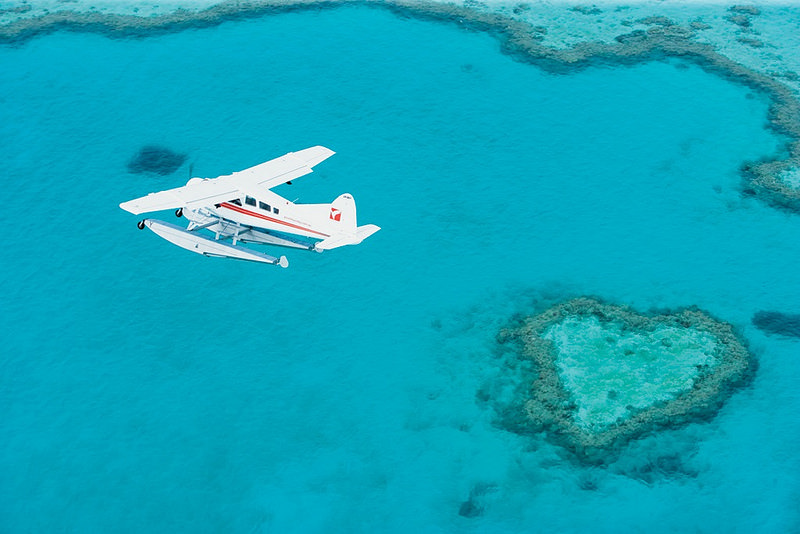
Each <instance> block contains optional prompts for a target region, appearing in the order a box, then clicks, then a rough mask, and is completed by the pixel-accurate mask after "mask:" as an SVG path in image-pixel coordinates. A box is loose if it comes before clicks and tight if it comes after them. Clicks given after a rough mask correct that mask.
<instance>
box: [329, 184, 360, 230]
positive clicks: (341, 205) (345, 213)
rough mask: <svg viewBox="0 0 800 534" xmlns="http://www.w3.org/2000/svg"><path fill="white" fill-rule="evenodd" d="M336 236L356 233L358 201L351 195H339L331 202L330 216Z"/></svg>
mask: <svg viewBox="0 0 800 534" xmlns="http://www.w3.org/2000/svg"><path fill="white" fill-rule="evenodd" d="M328 218H329V219H330V221H329V223H330V226H331V229H332V230H333V232H334V234H354V233H355V232H356V226H358V224H357V222H356V201H355V200H353V196H352V195H350V194H349V193H345V194H343V195H339V196H338V197H337V198H336V200H334V201H333V202H331V211H330V214H329V215H328Z"/></svg>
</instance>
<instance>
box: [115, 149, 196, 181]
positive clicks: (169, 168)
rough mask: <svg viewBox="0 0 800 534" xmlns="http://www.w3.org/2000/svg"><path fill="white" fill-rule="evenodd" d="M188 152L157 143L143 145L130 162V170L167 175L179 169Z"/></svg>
mask: <svg viewBox="0 0 800 534" xmlns="http://www.w3.org/2000/svg"><path fill="white" fill-rule="evenodd" d="M184 161H186V154H178V153H176V152H173V151H171V150H170V149H168V148H164V147H162V146H156V145H147V146H143V147H142V148H141V150H139V152H138V153H137V154H136V155H135V156H134V157H133V158H131V160H130V161H129V162H128V170H129V171H130V172H132V173H137V174H139V173H145V172H150V173H154V174H160V175H162V176H166V175H168V174H172V173H173V172H175V171H177V170H178V168H180V166H181V165H183V162H184Z"/></svg>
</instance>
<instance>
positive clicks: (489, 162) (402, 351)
mask: <svg viewBox="0 0 800 534" xmlns="http://www.w3.org/2000/svg"><path fill="white" fill-rule="evenodd" d="M0 66H2V68H1V69H0V72H2V73H3V74H2V75H1V76H0V140H2V142H0V159H1V160H2V161H3V175H4V180H5V183H6V194H7V202H6V205H5V207H4V209H3V210H2V212H1V214H0V222H2V223H3V225H4V227H5V228H6V235H5V243H4V247H3V251H2V252H1V253H0V265H2V269H0V280H2V287H3V288H4V289H5V299H4V302H3V305H2V307H0V320H2V323H3V325H4V328H3V329H2V330H0V342H1V343H2V346H3V347H5V350H4V355H3V356H2V360H0V361H2V365H1V366H0V370H1V371H0V392H1V393H0V403H2V404H0V406H1V407H2V408H1V409H2V413H3V418H2V422H1V423H0V443H2V445H0V467H1V468H2V472H3V476H2V478H0V530H3V531H8V532H26V531H81V532H83V531H87V532H91V531H95V532H96V531H105V532H141V531H151V532H155V531H170V532H174V531H176V530H180V531H201V532H202V531H208V532H219V531H233V532H353V531H402V532H406V531H409V530H413V529H418V530H421V531H425V532H446V531H454V530H460V529H469V530H475V531H481V532H484V531H504V532H505V531H509V530H513V531H523V530H524V531H538V530H542V531H554V530H555V531H581V530H584V531H585V530H586V529H589V528H591V529H593V530H595V531H607V532H614V531H619V530H620V529H623V530H628V531H635V530H637V529H638V530H647V531H666V532H669V531H686V530H700V531H710V530H715V531H716V530H721V531H737V530H740V531H753V530H762V531H774V530H784V531H785V530H791V529H793V528H797V527H798V516H797V512H796V510H795V508H796V506H795V505H796V501H797V495H798V491H799V490H800V488H799V487H798V483H797V481H796V477H795V476H794V474H795V473H797V470H798V467H800V465H798V460H797V456H796V454H795V445H794V443H795V442H796V439H797V438H798V437H799V436H800V425H799V424H798V422H797V418H796V413H797V410H798V407H800V396H798V393H797V389H796V382H797V377H798V375H800V364H798V359H797V357H796V356H797V349H798V345H797V341H796V340H792V339H786V338H782V337H768V336H765V335H764V334H763V333H761V332H760V331H758V330H757V329H756V328H754V327H753V326H752V325H751V324H750V318H751V317H752V316H753V314H754V313H755V312H756V311H758V310H762V309H769V310H780V311H785V312H792V311H795V312H796V311H797V308H796V306H797V302H798V299H799V298H800V286H798V284H796V283H795V280H794V276H795V270H796V269H794V266H795V265H796V264H797V261H798V260H800V239H798V237H799V235H800V219H798V218H797V217H796V216H791V215H787V214H785V213H783V212H780V211H777V210H774V209H772V208H769V207H766V206H764V205H762V204H760V203H759V202H757V201H754V200H752V199H743V198H742V197H741V195H740V191H739V185H740V184H739V181H740V177H739V174H738V169H739V167H740V165H741V164H742V163H743V162H744V161H748V160H754V159H757V158H759V157H761V156H768V155H771V154H774V153H775V152H776V151H778V150H780V148H781V145H782V140H781V139H778V138H776V136H775V135H774V134H772V133H771V132H770V131H768V130H766V129H765V128H764V125H765V121H766V110H767V105H768V102H767V101H766V99H765V98H764V97H762V96H761V95H757V94H752V92H751V91H750V90H748V89H747V88H744V87H741V86H737V85H734V84H732V83H730V82H729V81H726V80H724V79H721V78H719V77H716V76H713V75H710V74H707V73H705V72H703V71H702V70H701V69H699V68H697V67H695V66H692V65H686V64H683V63H680V62H676V61H668V62H654V63H648V64H645V65H640V66H636V67H619V68H594V69H588V70H585V71H582V72H578V73H574V74H571V75H566V76H554V75H548V74H545V73H543V72H541V71H539V70H537V69H536V68H534V67H531V66H528V65H523V64H519V63H515V62H514V61H512V60H511V59H509V58H508V57H506V56H503V55H502V54H500V53H499V52H498V45H497V43H496V41H494V40H493V39H492V38H490V37H488V36H486V35H483V34H476V33H468V32H463V31H460V30H458V29H457V28H455V27H450V26H446V25H436V24H432V23H424V22H418V21H411V20H400V19H397V18H395V17H393V16H392V15H390V14H388V13H385V12H382V11H378V10H371V9H365V8H347V9H340V10H335V11H326V12H317V13H313V12H309V13H293V14H285V15H280V16H277V17H273V18H264V19H262V20H255V21H245V22H236V23H226V24H223V25H221V26H219V27H217V28H213V29H204V30H196V31H186V32H183V33H180V34H176V35H169V36H160V37H153V38H149V39H144V40H130V41H126V40H108V39H106V38H104V37H102V36H97V35H83V34H74V33H58V34H54V35H51V36H46V37H43V38H39V39H35V40H32V41H30V42H28V43H27V44H25V45H24V46H20V47H16V48H4V49H0ZM315 144H323V145H325V146H329V147H330V148H332V149H334V150H336V151H337V152H338V154H337V155H336V156H335V157H333V158H331V159H330V160H328V161H326V162H325V163H324V164H322V165H320V167H318V171H317V172H315V173H314V174H312V175H310V176H308V177H305V178H302V179H300V180H297V181H296V182H295V184H294V185H292V186H281V188H279V189H278V190H277V192H278V193H280V194H283V195H284V196H287V197H288V198H290V199H291V200H294V199H295V198H299V199H300V201H302V202H327V201H330V200H332V199H333V198H335V197H336V196H337V195H338V194H339V193H342V192H345V191H347V192H350V193H352V194H353V195H354V197H355V198H356V200H357V202H358V208H359V220H360V223H361V224H365V223H375V224H378V225H380V226H381V227H382V228H383V230H382V231H381V232H379V233H378V234H376V235H375V236H373V237H371V238H370V239H369V240H368V241H366V242H364V243H363V244H362V245H360V246H358V247H348V248H346V249H339V250H335V251H332V252H326V253H325V254H322V255H316V254H303V253H301V252H295V251H290V252H289V253H288V256H289V259H290V267H289V269H288V270H280V269H271V268H265V266H262V265H250V264H243V263H237V262H232V261H222V260H220V261H215V260H207V259H204V258H202V257H199V256H196V255H193V254H188V253H186V252H185V251H183V250H180V249H178V248H176V247H172V246H170V245H169V244H167V243H165V242H163V241H161V240H158V239H157V238H156V237H155V236H153V235H152V234H150V233H149V232H139V231H138V230H136V227H135V222H136V219H135V218H134V217H132V216H130V215H129V214H127V213H125V212H123V211H122V210H120V209H119V208H118V207H117V205H118V203H119V202H121V201H124V200H127V199H129V198H133V197H135V196H139V195H142V194H145V193H147V192H149V191H154V190H158V189H163V188H167V187H174V186H177V185H181V183H182V182H184V181H185V179H186V178H188V175H189V172H190V169H189V168H190V165H191V168H192V170H193V174H195V175H200V176H216V175H219V174H222V173H227V172H230V171H234V170H239V169H242V168H245V167H247V166H250V165H254V164H256V163H259V162H261V161H264V160H267V159H270V158H272V157H275V156H278V155H280V154H283V153H285V152H288V151H290V150H295V149H299V148H305V147H307V146H311V145H315ZM146 145H159V146H163V147H166V148H168V149H170V150H173V151H175V152H177V153H186V154H188V155H189V156H188V159H187V163H185V164H184V165H183V166H182V167H181V168H180V169H179V170H178V171H177V172H176V173H175V174H173V175H172V176H168V177H162V176H157V175H152V176H149V175H141V174H129V173H128V172H127V169H126V165H127V163H128V162H129V161H130V159H131V158H132V157H133V156H134V155H136V154H137V153H138V151H139V150H140V149H141V148H142V147H143V146H146ZM165 217H171V215H169V214H167V215H165ZM168 220H171V219H168ZM579 294H592V295H598V296H601V297H604V298H607V299H609V300H611V301H613V302H617V303H623V304H629V305H633V306H635V307H637V308H638V309H641V310H646V309H648V308H650V307H679V306H687V305H698V306H700V307H702V308H703V309H706V310H708V311H709V312H711V313H712V314H713V315H715V316H716V317H718V318H720V319H722V320H725V321H729V322H732V323H733V324H735V325H736V326H738V327H740V328H741V329H742V332H743V333H744V335H745V336H746V337H747V339H748V340H749V342H750V344H751V348H752V349H753V350H754V351H755V352H756V353H757V355H758V357H759V360H760V369H759V373H758V375H757V377H756V380H755V381H754V383H753V384H752V386H751V387H750V388H749V389H748V390H746V391H744V392H742V393H740V394H737V395H735V396H734V397H733V398H732V399H731V401H730V402H729V403H728V404H727V405H726V406H725V408H724V409H723V411H722V412H721V413H720V415H719V416H718V417H717V418H716V419H715V420H714V421H712V422H711V423H707V424H697V425H692V426H690V427H688V428H685V429H683V430H680V431H677V432H666V433H663V434H661V435H659V436H655V437H651V438H648V439H645V440H642V441H641V443H637V444H634V445H633V446H632V447H631V451H629V452H628V456H627V458H628V460H625V461H628V462H630V463H632V464H635V465H639V464H640V463H641V462H644V463H647V462H648V461H650V460H651V459H657V458H661V457H664V456H670V455H673V456H676V457H679V458H680V459H681V461H682V462H684V463H685V464H687V465H688V467H687V468H686V469H685V470H684V471H685V472H683V471H680V470H677V472H668V473H666V474H663V476H662V475H658V476H655V478H653V479H647V480H645V479H643V478H642V477H638V478H637V477H636V476H631V474H630V472H622V471H625V469H624V466H623V467H618V468H615V469H606V470H603V469H595V468H586V467H580V466H576V465H574V464H573V462H571V461H570V460H569V457H567V456H565V455H563V454H562V453H561V451H560V450H559V449H557V448H555V447H553V446H551V445H548V444H547V443H546V442H544V441H543V440H541V439H539V438H523V437H519V436H516V435H513V434H510V433H507V432H504V431H502V430H499V429H497V428H496V427H495V426H493V424H492V420H493V415H492V413H491V412H490V410H488V409H487V408H486V407H485V406H483V405H481V404H479V403H477V402H476V400H475V395H476V391H477V390H478V389H479V388H480V387H481V386H482V385H483V384H484V383H485V382H486V381H491V380H492V379H493V377H495V376H497V375H499V374H502V371H501V369H499V367H498V366H499V365H500V363H499V362H500V360H498V359H497V358H496V356H495V346H494V338H495V335H496V333H497V329H498V328H500V327H501V326H502V325H504V324H505V323H506V321H508V320H509V318H510V317H511V315H512V314H514V313H516V312H525V311H528V310H530V309H531V308H532V307H533V306H534V305H535V303H534V302H533V301H534V300H535V299H540V298H543V297H546V298H548V299H554V300H555V299H558V298H566V297H570V296H574V295H579ZM621 462H622V460H621ZM637 462H639V464H637ZM620 465H622V464H620ZM629 471H630V470H629ZM686 473H691V474H686ZM587 480H588V481H590V482H591V483H587V482H586V481H587ZM476 485H478V486H476ZM481 485H483V486H481ZM476 487H484V488H488V489H486V490H485V491H484V492H483V494H482V495H481V496H479V498H480V502H481V505H482V506H483V514H482V515H481V516H479V517H474V518H466V517H462V516H460V515H459V513H458V512H459V509H460V507H461V505H462V503H463V502H464V501H465V500H467V499H468V498H469V496H470V492H471V490H473V492H474V493H475V491H474V488H476ZM587 487H592V488H595V489H593V490H587V489H582V488H587ZM477 493H480V492H477Z"/></svg>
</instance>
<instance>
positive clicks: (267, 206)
mask: <svg viewBox="0 0 800 534" xmlns="http://www.w3.org/2000/svg"><path fill="white" fill-rule="evenodd" d="M258 207H259V208H261V209H262V210H267V211H269V210H270V207H269V204H265V203H264V202H261V201H259V202H258Z"/></svg>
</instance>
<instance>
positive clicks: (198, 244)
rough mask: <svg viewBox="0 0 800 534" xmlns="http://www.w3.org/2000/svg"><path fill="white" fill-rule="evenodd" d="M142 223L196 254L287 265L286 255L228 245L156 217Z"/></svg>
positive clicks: (160, 235) (157, 233)
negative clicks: (276, 255) (269, 253)
mask: <svg viewBox="0 0 800 534" xmlns="http://www.w3.org/2000/svg"><path fill="white" fill-rule="evenodd" d="M144 224H145V225H146V226H147V227H148V228H149V229H150V230H152V231H153V232H154V233H155V234H156V235H158V236H159V237H162V238H164V239H166V240H167V241H169V242H170V243H172V244H173V245H178V246H179V247H181V248H185V249H186V250H190V251H192V252H195V253H197V254H202V255H203V256H210V257H216V258H233V259H236V260H246V261H255V262H258V263H269V264H271V265H280V266H281V267H288V266H289V262H288V260H287V259H286V256H281V257H280V258H276V257H274V256H269V255H267V254H262V253H261V252H258V251H255V250H251V249H249V248H246V247H239V246H236V245H229V244H227V243H222V242H220V241H217V240H215V239H211V238H209V237H206V236H204V235H201V234H198V233H196V232H190V231H188V230H186V229H184V228H181V227H180V226H176V225H174V224H170V223H168V222H164V221H159V220H156V219H145V220H144Z"/></svg>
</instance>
